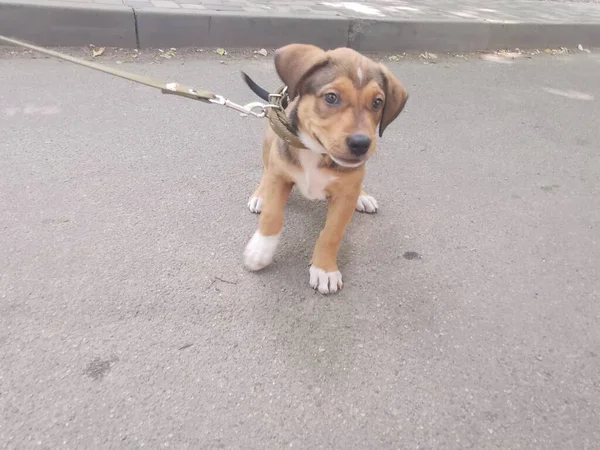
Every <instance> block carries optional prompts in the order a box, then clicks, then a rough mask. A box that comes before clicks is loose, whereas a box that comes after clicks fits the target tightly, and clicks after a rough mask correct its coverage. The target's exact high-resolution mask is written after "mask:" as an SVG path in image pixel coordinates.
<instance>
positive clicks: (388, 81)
mask: <svg viewBox="0 0 600 450" xmlns="http://www.w3.org/2000/svg"><path fill="white" fill-rule="evenodd" d="M380 67H381V72H382V73H383V77H384V85H385V91H386V93H385V104H384V105H383V112H382V114H381V122H380V123H379V137H381V136H382V135H383V131H384V130H385V129H386V128H387V126H388V125H389V124H390V123H392V122H393V121H394V119H396V117H398V114H400V113H401V112H402V110H403V109H404V105H406V101H407V100H408V92H406V89H404V86H402V83H400V80H398V78H396V77H395V76H394V74H393V73H392V72H390V71H389V70H388V68H387V67H385V66H384V65H383V64H382V65H381V66H380Z"/></svg>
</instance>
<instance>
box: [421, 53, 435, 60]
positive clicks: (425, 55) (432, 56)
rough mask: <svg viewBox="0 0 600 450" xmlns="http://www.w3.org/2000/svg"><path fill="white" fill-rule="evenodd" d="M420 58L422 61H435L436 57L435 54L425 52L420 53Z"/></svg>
mask: <svg viewBox="0 0 600 450" xmlns="http://www.w3.org/2000/svg"><path fill="white" fill-rule="evenodd" d="M421 58H423V59H437V55H436V54H435V53H429V52H425V53H421Z"/></svg>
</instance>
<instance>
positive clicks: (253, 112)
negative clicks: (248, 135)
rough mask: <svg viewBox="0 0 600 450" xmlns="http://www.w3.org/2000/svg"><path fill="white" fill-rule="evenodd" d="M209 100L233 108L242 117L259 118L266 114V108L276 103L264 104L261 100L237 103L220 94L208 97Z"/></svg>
mask: <svg viewBox="0 0 600 450" xmlns="http://www.w3.org/2000/svg"><path fill="white" fill-rule="evenodd" d="M209 102H210V103H213V104H215V105H222V106H225V107H226V108H231V109H235V110H236V111H238V112H239V113H240V115H241V116H242V117H248V116H249V115H250V116H253V117H257V118H259V119H262V118H263V117H265V116H266V115H267V109H269V108H275V107H276V105H271V104H269V105H265V104H264V103H261V102H251V103H247V104H245V105H238V104H237V103H234V102H232V101H231V100H227V99H226V98H225V97H223V96H222V95H215V98H213V99H210V100H209Z"/></svg>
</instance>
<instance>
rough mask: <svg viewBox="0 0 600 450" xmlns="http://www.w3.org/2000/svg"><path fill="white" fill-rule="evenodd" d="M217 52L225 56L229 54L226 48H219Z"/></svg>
mask: <svg viewBox="0 0 600 450" xmlns="http://www.w3.org/2000/svg"><path fill="white" fill-rule="evenodd" d="M217 54H218V55H219V56H225V55H226V54H227V50H225V49H224V48H218V49H217Z"/></svg>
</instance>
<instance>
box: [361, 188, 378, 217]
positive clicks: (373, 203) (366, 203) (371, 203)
mask: <svg viewBox="0 0 600 450" xmlns="http://www.w3.org/2000/svg"><path fill="white" fill-rule="evenodd" d="M378 208H379V205H378V204H377V200H375V197H373V196H371V195H369V194H367V193H366V192H365V191H360V195H359V196H358V200H357V201H356V210H357V211H358V212H364V213H368V214H375V213H376V212H377V209H378Z"/></svg>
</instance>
